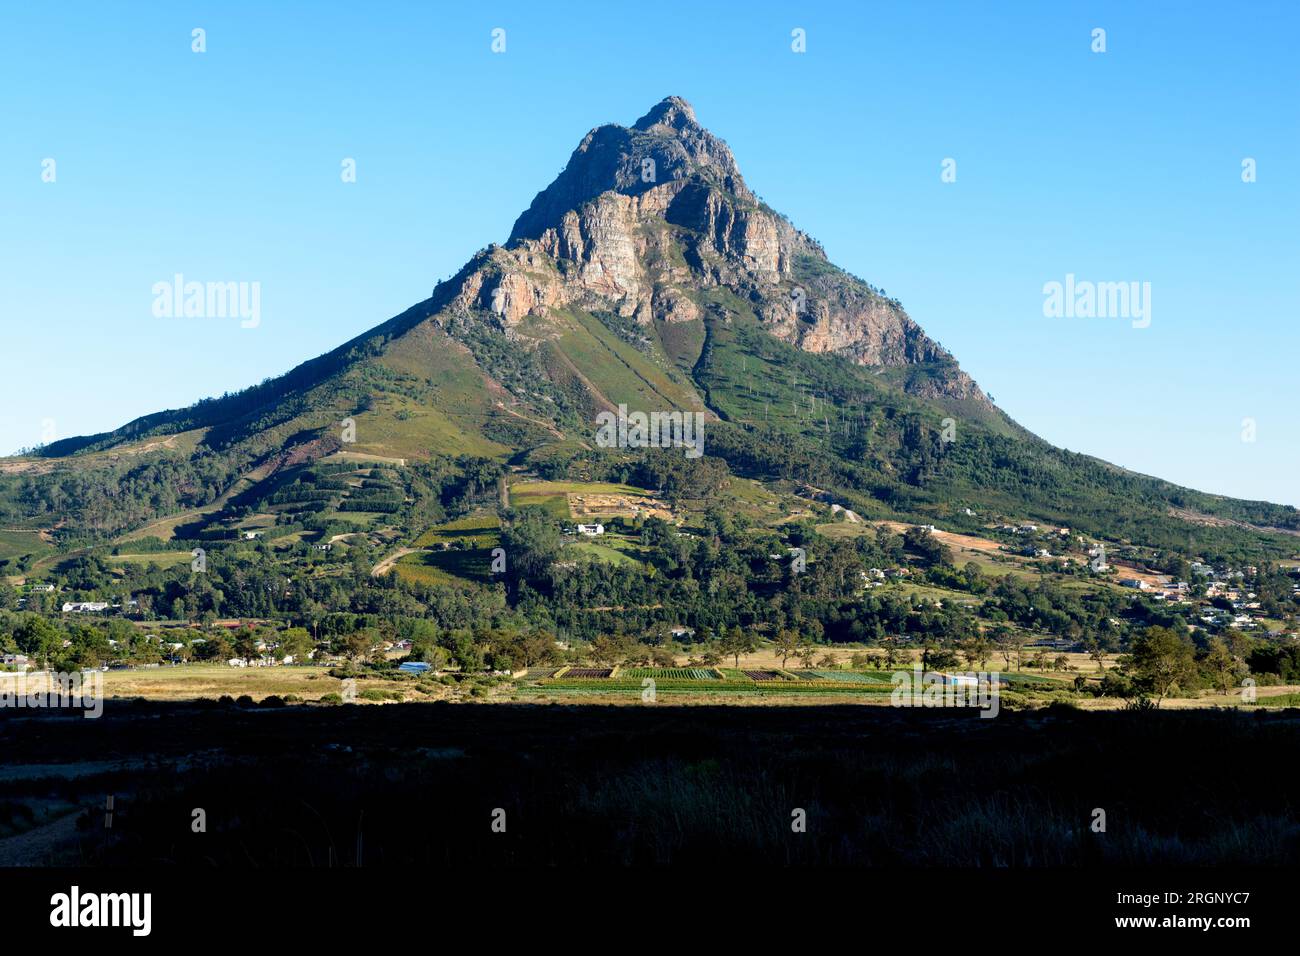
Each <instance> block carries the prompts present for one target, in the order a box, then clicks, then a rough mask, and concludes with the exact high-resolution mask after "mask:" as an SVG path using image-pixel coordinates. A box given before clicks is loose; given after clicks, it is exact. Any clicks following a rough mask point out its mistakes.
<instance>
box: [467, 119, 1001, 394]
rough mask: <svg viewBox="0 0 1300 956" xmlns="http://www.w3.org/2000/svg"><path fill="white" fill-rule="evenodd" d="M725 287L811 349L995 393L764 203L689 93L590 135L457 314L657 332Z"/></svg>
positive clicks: (484, 268)
mask: <svg viewBox="0 0 1300 956" xmlns="http://www.w3.org/2000/svg"><path fill="white" fill-rule="evenodd" d="M717 289H726V290H729V291H731V292H732V293H734V294H735V295H737V296H738V297H739V298H740V299H741V300H743V301H744V302H745V303H746V305H747V306H748V307H749V308H750V309H752V311H753V312H754V314H755V315H756V316H757V317H758V319H759V321H760V322H761V324H762V327H763V328H764V329H765V330H766V331H767V332H769V333H770V334H772V335H773V336H776V337H777V338H779V339H781V340H782V341H785V342H788V343H790V344H792V345H795V346H797V347H798V348H800V349H803V350H804V351H808V352H818V353H821V352H830V353H834V354H837V355H842V356H845V357H847V358H850V359H852V360H853V361H854V362H856V363H858V364H860V365H867V366H882V367H886V366H906V365H919V364H931V365H933V366H935V367H936V368H937V373H936V374H932V375H927V376H924V377H917V378H915V379H911V380H909V382H908V384H907V385H906V386H905V387H907V388H908V389H909V390H911V391H914V392H916V393H918V394H922V395H927V396H938V395H945V396H950V397H953V398H963V399H964V398H974V399H977V400H979V401H980V402H984V403H987V399H986V398H985V397H984V395H983V393H982V392H981V391H980V390H979V388H978V386H976V384H975V383H974V382H973V381H972V380H971V378H970V377H969V376H968V375H966V374H965V373H964V372H962V371H961V370H960V369H959V368H958V367H957V366H956V363H955V362H954V361H953V359H952V356H951V355H950V354H949V353H948V352H947V351H945V350H944V349H943V348H942V347H941V346H939V345H938V344H937V343H935V342H934V341H933V340H932V339H930V338H929V337H928V336H927V335H926V334H925V333H924V332H923V331H922V330H921V328H920V326H918V325H917V324H916V323H915V322H913V321H912V319H911V318H909V317H908V315H907V313H906V312H904V311H903V309H902V307H901V306H900V304H899V303H898V302H897V301H895V300H893V299H889V298H886V297H885V296H883V295H881V294H880V293H879V292H878V291H877V290H875V289H873V288H872V287H871V286H869V285H868V284H866V283H865V282H862V281H861V280H859V279H857V278H855V277H853V276H851V275H849V274H848V273H846V272H844V271H843V270H841V269H839V268H837V267H835V266H834V265H832V264H831V263H830V262H829V261H828V260H827V258H826V254H825V252H824V251H823V250H822V248H821V246H820V245H819V244H818V243H817V242H816V240H814V239H813V238H812V237H810V236H808V235H807V234H806V233H803V232H801V231H800V230H798V229H796V228H795V227H794V226H793V225H792V224H791V223H790V221H789V220H788V219H787V218H786V217H784V216H782V215H781V214H780V213H778V212H776V211H775V210H773V209H772V208H771V207H769V206H767V205H766V204H765V203H763V202H760V201H759V200H758V199H757V198H756V197H755V195H754V193H753V192H752V191H751V190H750V189H749V187H748V186H746V185H745V180H744V178H743V177H742V176H741V173H740V168H739V166H738V165H737V163H736V159H735V157H734V156H733V155H732V153H731V150H730V149H729V148H728V147H727V144H726V143H725V142H723V141H722V140H721V139H720V138H718V137H717V136H715V135H714V134H713V133H711V132H710V131H709V130H707V129H705V128H704V127H703V126H701V125H700V123H699V122H698V120H697V119H696V116H695V110H694V109H692V107H691V105H690V104H689V103H688V102H686V100H684V99H682V98H681V97H678V96H670V97H668V98H667V99H665V100H663V101H662V102H660V103H659V104H657V105H656V106H655V107H654V108H653V109H651V110H650V111H649V112H648V113H646V114H645V115H644V116H642V117H641V118H640V119H639V120H637V121H636V122H635V123H634V124H632V126H631V127H625V126H617V125H613V124H608V125H605V126H599V127H597V128H595V129H593V130H592V131H591V132H589V133H588V134H587V135H586V136H585V137H583V139H582V142H581V143H579V145H578V148H577V149H576V150H574V152H573V155H572V156H571V157H570V159H569V162H568V165H567V166H566V167H565V168H564V171H563V172H561V173H560V175H559V176H557V177H556V179H555V181H554V182H553V183H551V184H550V185H549V186H548V187H547V188H546V189H544V190H542V191H541V192H540V193H538V194H537V197H536V198H535V199H534V200H533V202H532V205H530V206H529V208H528V209H527V210H526V211H525V212H524V213H523V215H521V216H520V217H519V219H518V221H516V223H515V226H514V229H513V230H512V231H511V234H510V240H509V242H508V243H507V244H506V245H505V246H503V247H494V248H493V249H491V250H490V251H489V252H488V254H487V255H486V256H485V257H484V258H483V259H482V261H481V262H479V263H478V264H477V267H476V268H474V269H473V271H472V272H471V273H470V274H469V275H468V276H466V277H465V278H464V279H463V281H462V283H461V285H460V287H459V289H458V290H457V291H456V294H455V296H454V298H453V299H452V301H451V302H450V304H449V306H448V310H449V311H450V312H451V313H453V314H462V315H463V314H467V313H474V312H483V313H488V314H490V315H491V316H493V317H494V320H495V321H496V322H497V323H498V324H499V325H500V326H501V327H502V328H504V329H511V328H514V327H515V326H517V325H518V324H519V323H520V322H521V321H522V320H523V319H524V318H525V317H528V316H537V317H545V316H546V315H547V314H548V313H549V312H550V311H551V310H554V309H565V308H571V307H572V308H579V309H583V310H587V311H591V312H601V311H609V312H613V313H616V314H617V315H620V316H624V317H627V318H630V319H632V320H634V321H635V322H637V323H638V324H640V325H642V326H645V327H647V328H649V327H652V326H653V325H654V324H655V323H666V324H674V323H683V322H698V321H700V320H701V319H702V318H703V317H704V314H705V312H706V311H708V310H709V308H710V306H709V304H708V303H706V302H704V301H702V298H701V297H702V294H704V293H707V292H708V291H709V290H717ZM715 310H716V309H715Z"/></svg>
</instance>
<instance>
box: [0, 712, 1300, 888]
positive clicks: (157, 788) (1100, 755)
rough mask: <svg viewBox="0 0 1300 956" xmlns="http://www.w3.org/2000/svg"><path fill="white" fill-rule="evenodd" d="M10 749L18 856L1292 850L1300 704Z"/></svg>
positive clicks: (376, 716) (252, 720)
mask: <svg viewBox="0 0 1300 956" xmlns="http://www.w3.org/2000/svg"><path fill="white" fill-rule="evenodd" d="M0 747H2V748H3V752H4V753H5V766H4V768H3V770H0V818H3V819H0V837H3V835H4V834H6V833H16V834H17V837H14V838H11V839H9V840H6V839H0V859H3V862H5V863H9V864H15V863H28V864H39V863H50V862H53V863H63V864H74V865H109V866H115V865H133V864H138V865H149V866H157V865H172V864H174V865H177V866H183V867H210V866H214V865H216V866H231V867H254V866H310V867H328V866H356V865H363V866H386V865H388V866H391V865H404V864H417V865H429V866H433V867H444V866H461V865H466V864H470V865H489V866H502V865H505V866H512V865H526V866H531V865H547V864H560V865H564V864H663V863H674V864H699V865H719V864H721V865H736V864H746V863H768V864H842V865H865V866H881V867H912V866H984V867H1006V866H1012V867H1026V866H1029V867H1037V866H1067V867H1096V866H1126V865H1127V866H1146V865H1164V864H1181V865H1187V864H1190V865H1226V864H1234V865H1245V866H1282V865H1296V864H1297V863H1300V807H1298V806H1297V796H1296V794H1297V790H1296V786H1295V784H1296V778H1297V773H1296V771H1295V769H1294V766H1293V764H1292V762H1291V759H1290V757H1291V755H1293V754H1294V753H1296V752H1297V749H1298V748H1300V712H1298V711H1296V710H1281V711H1273V712H1270V713H1252V714H1242V713H1235V712H1222V711H1189V712H1176V711H1175V712H1152V711H1128V712H1114V713H1083V712H1078V711H1074V710H1072V709H1069V708H1049V709H1047V710H1043V711H1038V712H1031V713H1007V712H1004V713H1003V714H1001V715H1000V716H998V717H997V718H995V719H980V718H979V717H978V716H976V715H975V714H974V713H971V712H964V711H954V710H947V711H940V710H925V711H922V710H915V711H907V710H898V709H893V708H884V707H861V706H844V707H837V706H831V707H788V708H787V707H782V708H743V707H721V708H711V707H685V708H674V707H668V706H664V705H650V706H646V707H642V708H634V707H566V706H559V705H550V706H514V705H497V706H487V705H483V706H473V705H459V706H456V705H441V704H419V705H389V706H383V707H364V706H351V707H334V708H325V707H301V706H299V707H286V708H257V709H248V708H238V707H233V706H223V705H218V704H210V705H203V706H200V705H167V704H154V703H138V704H129V703H113V702H110V706H109V707H108V709H107V711H106V713H105V715H104V716H103V717H102V718H101V719H98V720H85V719H82V718H81V717H80V716H65V715H64V714H60V713H52V712H46V713H44V714H40V715H38V716H36V717H32V716H29V714H24V715H22V716H15V715H14V714H13V712H10V714H8V715H6V716H5V717H4V718H3V719H0ZM38 767H39V769H38ZM110 794H111V795H113V796H114V812H113V822H112V827H111V829H106V828H105V826H104V817H105V810H104V808H105V802H106V798H107V796H108V795H110ZM50 806H61V807H63V808H65V811H64V812H65V816H64V824H63V830H64V831H65V832H64V836H63V838H62V839H59V840H54V839H51V840H49V841H41V840H34V839H33V838H34V837H35V835H36V833H37V832H38V828H36V827H32V826H31V817H32V812H31V808H33V807H35V808H37V811H36V817H37V818H38V819H39V818H40V809H39V808H41V807H46V808H48V807H50ZM498 808H499V810H500V811H504V827H505V829H504V832H494V828H493V823H494V819H495V820H496V821H497V823H498V826H497V829H500V823H501V820H502V816H501V814H500V813H497V814H496V816H495V817H494V811H497V810H498ZM196 810H202V811H203V812H204V813H203V816H204V817H205V818H206V832H195V830H196V828H197V824H196V823H195V820H196V819H197V818H198V817H197V815H196ZM798 810H802V811H804V813H805V814H806V832H795V827H794V823H795V821H796V819H797V816H798V815H797V812H796V811H798ZM1099 810H1100V811H1104V813H1105V831H1104V832H1096V830H1095V826H1096V824H1097V821H1098V820H1099V816H1098V812H1097V811H1099ZM73 819H75V820H76V825H75V826H73V825H72V820H73ZM24 821H26V826H27V829H26V830H24V826H25V824H24ZM44 825H45V826H50V824H44ZM54 826H56V827H57V826H58V824H57V822H56V823H55V824H54ZM51 832H52V833H53V832H55V831H53V830H52V831H51ZM23 838H26V839H28V840H29V843H30V844H31V845H32V846H36V847H39V849H38V850H33V851H32V854H33V855H32V856H30V857H29V858H27V859H21V860H15V859H12V858H4V857H3V856H2V854H3V853H4V851H5V846H6V844H9V845H10V847H11V848H12V846H13V842H12V841H13V839H23Z"/></svg>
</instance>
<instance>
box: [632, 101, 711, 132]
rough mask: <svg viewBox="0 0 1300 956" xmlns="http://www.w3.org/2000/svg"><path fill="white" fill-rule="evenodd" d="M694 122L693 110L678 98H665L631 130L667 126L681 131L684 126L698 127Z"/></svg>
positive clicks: (688, 104)
mask: <svg viewBox="0 0 1300 956" xmlns="http://www.w3.org/2000/svg"><path fill="white" fill-rule="evenodd" d="M699 125H700V124H699V123H698V122H696V120H695V108H694V107H692V106H691V104H690V103H688V102H686V100H684V99H682V97H680V96H665V97H664V98H663V99H662V100H660V101H659V102H658V103H656V104H655V105H654V106H653V107H652V108H651V110H650V112H648V113H646V114H645V116H642V117H641V118H640V119H639V120H637V121H636V123H634V124H633V126H632V128H633V129H638V130H648V129H650V128H651V127H652V126H669V127H672V128H673V129H677V130H680V129H683V128H685V127H686V126H695V127H698V126H699Z"/></svg>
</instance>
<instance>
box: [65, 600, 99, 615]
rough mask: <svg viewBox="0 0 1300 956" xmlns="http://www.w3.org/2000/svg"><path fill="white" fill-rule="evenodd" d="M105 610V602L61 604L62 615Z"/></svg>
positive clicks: (70, 602) (68, 602)
mask: <svg viewBox="0 0 1300 956" xmlns="http://www.w3.org/2000/svg"><path fill="white" fill-rule="evenodd" d="M107 608H108V602H107V601H65V602H64V603H63V613H64V614H87V613H93V612H95V611H103V610H106V609H107Z"/></svg>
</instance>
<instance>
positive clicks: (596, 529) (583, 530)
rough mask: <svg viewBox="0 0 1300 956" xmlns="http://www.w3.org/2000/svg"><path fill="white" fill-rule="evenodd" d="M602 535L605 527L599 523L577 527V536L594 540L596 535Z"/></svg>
mask: <svg viewBox="0 0 1300 956" xmlns="http://www.w3.org/2000/svg"><path fill="white" fill-rule="evenodd" d="M604 533H605V526H604V525H603V524H601V523H600V522H597V523H596V524H580V525H578V534H585V535H586V536H587V537H589V538H594V537H595V536H596V535H598V534H604Z"/></svg>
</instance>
